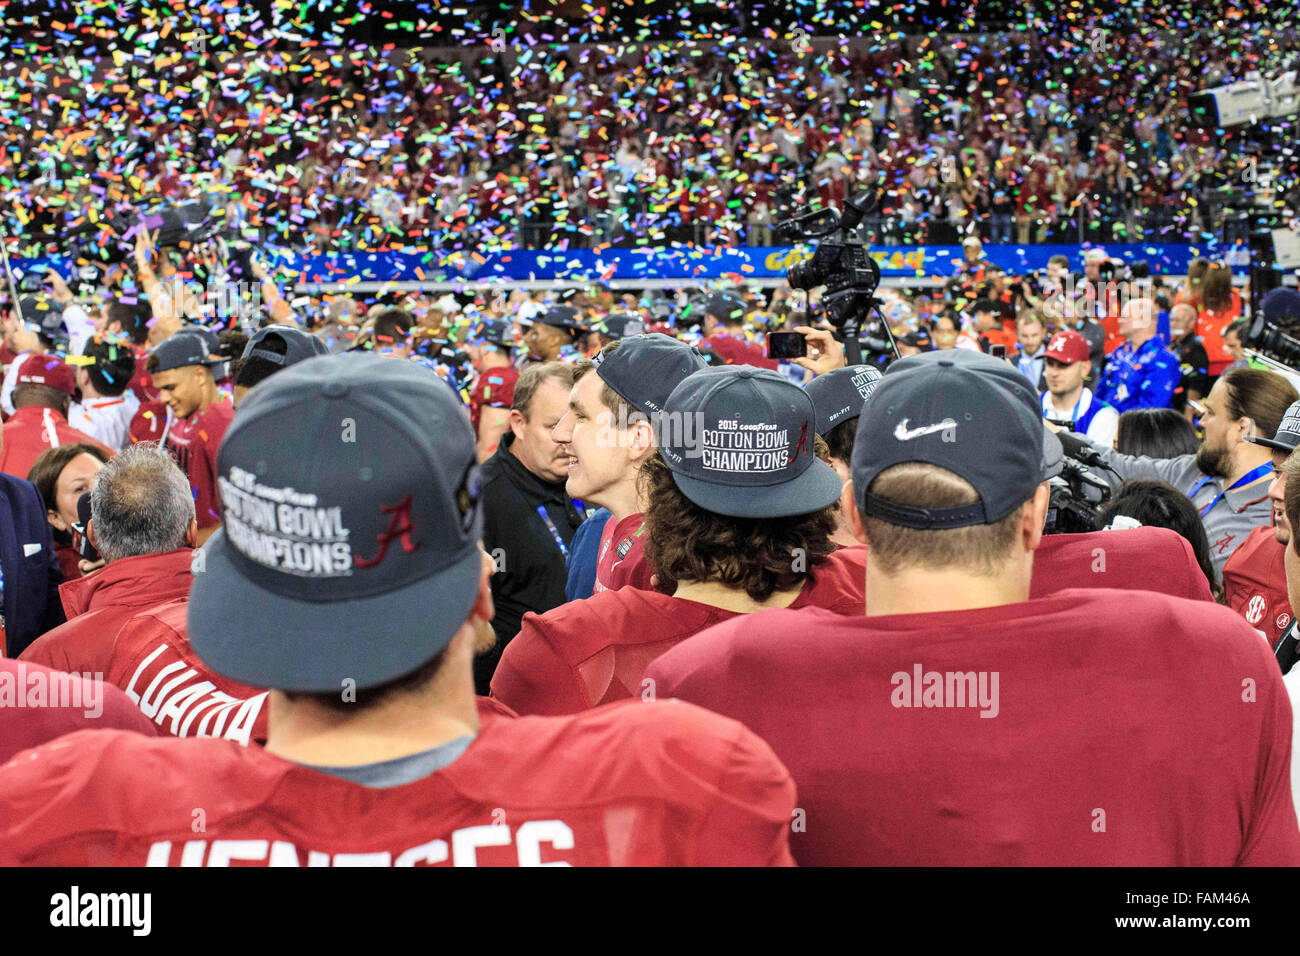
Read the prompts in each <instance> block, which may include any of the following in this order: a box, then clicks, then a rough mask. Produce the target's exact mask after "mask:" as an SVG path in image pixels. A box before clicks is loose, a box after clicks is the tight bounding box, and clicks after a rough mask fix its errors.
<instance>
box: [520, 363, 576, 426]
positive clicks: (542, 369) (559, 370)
mask: <svg viewBox="0 0 1300 956" xmlns="http://www.w3.org/2000/svg"><path fill="white" fill-rule="evenodd" d="M573 376H574V369H573V366H572V365H569V364H567V363H565V362H537V363H535V364H533V365H530V366H528V367H527V368H526V369H524V370H523V371H522V372H520V373H519V380H518V381H517V382H515V393H514V394H515V400H514V404H512V405H511V406H510V407H511V408H512V409H513V410H514V411H517V412H518V413H519V414H520V415H523V416H524V419H525V420H527V419H528V416H529V409H530V408H531V406H532V404H533V396H534V395H536V394H537V390H538V389H539V388H541V386H542V383H543V382H545V381H548V380H552V379H553V380H555V381H557V382H559V383H560V384H561V385H563V386H564V387H565V388H566V389H569V388H573V382H574V377H573Z"/></svg>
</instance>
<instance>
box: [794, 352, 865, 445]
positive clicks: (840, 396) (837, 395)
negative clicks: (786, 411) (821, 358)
mask: <svg viewBox="0 0 1300 956" xmlns="http://www.w3.org/2000/svg"><path fill="white" fill-rule="evenodd" d="M881 377H882V376H881V374H880V371H879V370H878V369H874V368H872V367H871V366H870V365H850V366H848V367H846V368H837V369H835V370H834V371H833V372H827V373H826V374H825V375H818V376H817V377H816V378H815V379H813V380H812V381H811V382H809V383H808V384H807V385H805V386H804V391H805V392H807V393H808V397H809V398H811V399H812V403H813V409H814V411H816V413H817V434H818V435H823V436H824V435H825V434H826V433H827V432H829V431H830V430H831V429H832V428H834V427H835V426H836V425H838V424H839V423H840V422H842V421H844V420H845V419H848V418H855V417H857V416H858V415H860V414H861V413H862V406H863V405H864V404H866V401H867V399H868V398H870V397H871V393H872V392H873V391H874V390H875V388H876V386H877V385H878V384H880V379H881Z"/></svg>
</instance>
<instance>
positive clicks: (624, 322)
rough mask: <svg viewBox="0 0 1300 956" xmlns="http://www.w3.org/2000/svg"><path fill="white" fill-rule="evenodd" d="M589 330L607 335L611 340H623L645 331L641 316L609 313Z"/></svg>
mask: <svg viewBox="0 0 1300 956" xmlns="http://www.w3.org/2000/svg"><path fill="white" fill-rule="evenodd" d="M591 328H592V331H593V332H599V333H601V334H602V335H608V336H609V337H610V338H612V339H624V338H627V337H628V336H629V335H640V334H641V333H642V332H644V331H645V330H646V329H645V321H644V320H643V319H642V318H641V316H639V315H631V314H630V313H627V312H611V313H610V314H609V315H607V316H605V317H604V318H603V319H601V320H600V321H599V322H597V323H596V324H595V325H593V326H592V327H591Z"/></svg>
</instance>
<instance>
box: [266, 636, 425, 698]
mask: <svg viewBox="0 0 1300 956" xmlns="http://www.w3.org/2000/svg"><path fill="white" fill-rule="evenodd" d="M446 660H447V648H445V647H444V648H443V649H442V650H440V651H439V652H438V653H437V654H435V655H434V656H433V657H431V658H429V659H428V660H427V661H425V662H424V663H423V664H421V665H420V666H419V667H417V668H416V669H415V670H413V671H411V672H409V673H406V674H403V675H402V676H401V677H395V678H393V679H392V680H390V681H389V682H388V683H386V684H380V685H379V686H378V687H359V688H357V689H356V691H355V694H356V699H355V700H351V699H344V697H343V694H342V693H339V692H330V693H328V694H318V693H312V692H310V691H296V690H295V691H289V690H282V691H280V693H282V694H283V695H284V697H285V699H286V700H289V701H292V702H294V703H298V702H300V701H305V700H310V701H314V702H315V703H317V704H318V705H320V706H321V707H324V708H326V709H327V710H333V711H337V712H338V713H341V714H356V713H360V712H361V711H363V710H370V709H373V708H375V707H378V706H379V705H381V704H383V703H386V702H388V701H390V700H392V699H393V698H395V697H400V696H401V695H403V694H411V693H415V692H418V691H420V690H422V689H424V688H425V687H427V686H428V685H429V683H430V682H432V681H433V680H434V679H435V677H436V675H437V674H438V672H439V671H440V670H442V667H443V664H444V663H445V662H446Z"/></svg>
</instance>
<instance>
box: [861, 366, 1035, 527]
mask: <svg viewBox="0 0 1300 956" xmlns="http://www.w3.org/2000/svg"><path fill="white" fill-rule="evenodd" d="M969 354H970V358H968V359H956V357H955V353H954V352H953V350H949V351H947V352H930V353H926V354H925V355H917V356H911V357H909V358H908V359H904V360H900V361H899V362H896V363H895V364H894V365H893V366H891V368H890V371H889V373H888V374H886V375H885V377H884V380H883V381H882V382H881V383H880V385H879V386H878V387H877V388H876V390H875V392H873V393H872V396H871V401H869V402H868V403H867V404H866V406H865V407H864V408H863V410H862V415H861V416H860V417H859V419H858V433H857V439H856V442H855V444H854V448H853V462H852V472H853V484H854V494H855V495H856V496H857V499H858V502H859V504H860V505H861V507H862V509H863V513H864V514H866V515H870V516H872V517H876V518H880V519H881V520H883V521H887V522H889V523H890V524H895V525H900V526H902V527H906V528H918V529H930V528H964V527H969V526H971V525H983V524H993V523H994V522H997V521H1000V520H1002V519H1003V518H1005V517H1006V516H1007V515H1009V514H1010V513H1011V512H1012V511H1014V510H1015V509H1016V508H1018V507H1020V505H1022V504H1024V502H1026V501H1028V500H1029V499H1030V498H1031V497H1033V495H1034V492H1035V490H1036V489H1037V488H1038V486H1039V485H1040V484H1041V483H1042V482H1044V481H1046V480H1047V479H1048V478H1049V477H1051V476H1052V474H1053V473H1054V469H1055V470H1059V467H1060V443H1059V442H1056V441H1055V436H1052V439H1053V442H1054V443H1055V462H1053V461H1052V460H1051V454H1050V453H1049V452H1048V450H1047V449H1046V447H1045V446H1046V444H1047V443H1045V441H1044V438H1043V435H1044V434H1045V433H1046V434H1049V435H1050V432H1047V431H1046V429H1045V427H1044V425H1043V420H1042V412H1041V409H1040V408H1039V406H1038V402H1037V400H1036V397H1035V398H1030V397H1029V396H1030V395H1032V394H1033V390H1032V388H1031V387H1030V386H1029V383H1028V380H1027V379H1026V380H1025V388H1024V389H1021V388H1019V386H1018V384H1017V383H1014V382H1012V381H1011V380H1009V379H1007V378H1005V377H1004V375H1003V373H1002V371H1001V369H1000V368H997V366H1006V367H1007V368H1008V369H1010V370H1011V371H1012V372H1015V370H1014V369H1011V368H1010V366H1009V365H1007V363H1005V362H1002V361H1001V360H999V359H995V358H993V357H992V356H987V355H983V354H982V353H977V352H971V353H969ZM904 362H906V363H908V364H907V365H906V366H905V365H904ZM1015 374H1017V375H1018V374H1019V373H1018V372H1015ZM1022 378H1023V376H1022ZM905 462H926V463H929V464H932V465H937V466H939V467H940V468H944V469H947V470H948V471H951V472H953V473H954V474H956V475H958V476H960V477H961V478H963V479H965V480H966V481H967V482H969V483H970V484H971V485H972V486H973V487H974V489H975V491H976V493H977V494H978V495H979V500H978V501H976V502H974V503H972V504H969V505H959V506H957V507H953V508H941V509H925V508H920V507H917V506H914V505H907V504H902V503H899V502H893V501H888V500H886V499H883V498H880V497H879V496H875V495H872V494H871V485H872V483H873V482H874V481H875V480H876V478H877V477H878V476H879V475H880V473H881V472H883V471H885V470H886V469H887V468H890V467H892V466H894V465H899V464H903V463H905Z"/></svg>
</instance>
